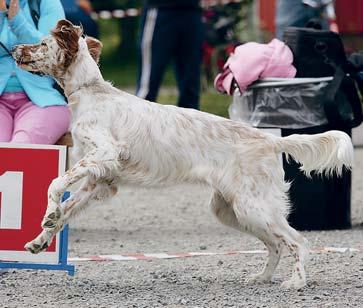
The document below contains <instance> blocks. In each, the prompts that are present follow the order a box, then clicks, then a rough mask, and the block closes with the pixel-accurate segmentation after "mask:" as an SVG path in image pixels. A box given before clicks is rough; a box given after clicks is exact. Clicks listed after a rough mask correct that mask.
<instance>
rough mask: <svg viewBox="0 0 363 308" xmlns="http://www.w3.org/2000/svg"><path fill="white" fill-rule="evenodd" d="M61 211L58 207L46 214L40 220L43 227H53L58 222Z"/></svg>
mask: <svg viewBox="0 0 363 308" xmlns="http://www.w3.org/2000/svg"><path fill="white" fill-rule="evenodd" d="M61 217H62V212H61V210H60V208H59V207H57V208H56V210H55V211H54V212H51V213H49V214H47V215H46V216H45V217H44V218H43V221H42V228H43V229H55V228H56V227H57V226H58V225H59V224H60V219H61Z"/></svg>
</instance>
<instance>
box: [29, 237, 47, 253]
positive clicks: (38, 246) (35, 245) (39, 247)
mask: <svg viewBox="0 0 363 308" xmlns="http://www.w3.org/2000/svg"><path fill="white" fill-rule="evenodd" d="M48 247H49V243H48V242H47V241H45V242H43V243H42V242H40V241H38V240H37V239H35V240H33V241H31V242H28V243H26V244H25V246H24V248H25V249H26V250H27V251H29V252H31V253H33V254H37V253H39V252H41V251H43V250H45V249H47V248H48Z"/></svg>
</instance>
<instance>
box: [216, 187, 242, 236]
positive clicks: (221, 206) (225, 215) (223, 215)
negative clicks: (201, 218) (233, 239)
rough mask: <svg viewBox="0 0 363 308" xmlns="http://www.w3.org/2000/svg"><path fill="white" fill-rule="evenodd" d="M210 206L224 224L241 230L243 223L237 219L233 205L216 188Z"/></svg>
mask: <svg viewBox="0 0 363 308" xmlns="http://www.w3.org/2000/svg"><path fill="white" fill-rule="evenodd" d="M209 206H210V208H211V210H212V212H213V214H214V215H215V216H216V217H217V219H218V220H219V221H220V222H221V223H222V224H224V225H226V226H228V227H231V228H234V229H236V230H238V231H241V225H240V223H239V222H238V220H237V217H236V214H235V213H234V211H233V207H232V205H231V204H229V203H228V202H227V201H226V200H225V198H224V197H223V196H222V194H221V193H220V192H219V191H217V190H215V191H214V192H213V195H212V199H211V201H210V204H209Z"/></svg>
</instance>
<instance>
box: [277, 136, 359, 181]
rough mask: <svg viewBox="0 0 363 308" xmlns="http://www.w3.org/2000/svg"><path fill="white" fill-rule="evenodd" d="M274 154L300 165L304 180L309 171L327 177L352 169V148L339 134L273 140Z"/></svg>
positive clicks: (349, 141) (347, 137)
mask: <svg viewBox="0 0 363 308" xmlns="http://www.w3.org/2000/svg"><path fill="white" fill-rule="evenodd" d="M276 149H277V151H278V152H280V153H281V152H284V153H286V154H288V155H287V156H291V157H292V158H293V159H294V160H296V161H297V162H299V163H301V165H302V166H301V167H300V170H301V171H302V172H304V173H305V175H306V176H310V174H311V172H312V171H316V172H317V173H319V174H321V173H323V174H325V175H328V176H331V175H332V174H333V173H336V174H337V175H341V173H342V170H343V168H344V167H345V168H347V169H350V168H351V167H352V166H353V144H352V141H351V139H350V137H349V136H348V135H347V134H346V133H343V132H341V131H334V130H332V131H328V132H326V133H322V134H316V135H290V136H288V137H283V138H279V139H278V140H277V147H276Z"/></svg>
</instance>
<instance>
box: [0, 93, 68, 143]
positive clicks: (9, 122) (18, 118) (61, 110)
mask: <svg viewBox="0 0 363 308" xmlns="http://www.w3.org/2000/svg"><path fill="white" fill-rule="evenodd" d="M70 121H71V112H70V110H69V108H68V107H67V106H51V107H46V108H41V107H38V106H37V105H35V104H33V103H32V102H31V101H30V100H29V98H28V97H27V95H26V94H25V93H24V92H16V93H4V94H2V95H1V96H0V142H15V143H33V144H34V143H37V144H54V143H55V142H56V141H57V140H58V139H59V138H60V137H61V136H62V135H63V134H64V133H66V132H67V130H68V128H69V124H70Z"/></svg>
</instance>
